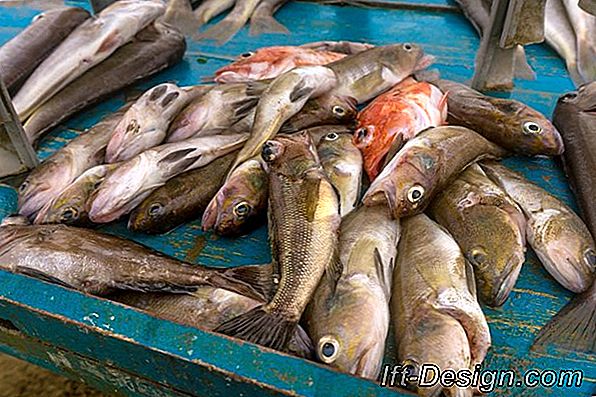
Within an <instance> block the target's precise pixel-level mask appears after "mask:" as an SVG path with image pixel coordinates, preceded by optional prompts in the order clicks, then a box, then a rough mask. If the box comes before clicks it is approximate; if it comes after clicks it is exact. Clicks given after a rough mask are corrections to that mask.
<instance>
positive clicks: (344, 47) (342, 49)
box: [300, 40, 374, 55]
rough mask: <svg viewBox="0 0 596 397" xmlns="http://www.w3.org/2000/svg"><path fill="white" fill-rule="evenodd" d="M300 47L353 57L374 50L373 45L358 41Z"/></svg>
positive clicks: (310, 44) (312, 44)
mask: <svg viewBox="0 0 596 397" xmlns="http://www.w3.org/2000/svg"><path fill="white" fill-rule="evenodd" d="M300 47H302V48H309V49H311V50H316V51H331V52H338V53H340V54H346V55H354V54H358V53H360V52H362V51H366V50H370V49H371V48H374V45H372V44H369V43H363V42H359V41H345V40H341V41H315V42H312V43H306V44H302V45H301V46H300Z"/></svg>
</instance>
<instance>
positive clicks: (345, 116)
mask: <svg viewBox="0 0 596 397" xmlns="http://www.w3.org/2000/svg"><path fill="white" fill-rule="evenodd" d="M357 104H358V103H357V102H356V99H354V98H353V97H351V96H346V95H335V94H325V95H321V96H320V97H318V98H316V99H314V100H313V101H309V102H306V105H305V108H307V110H309V109H310V110H312V112H313V116H314V118H315V119H316V120H318V121H319V123H320V124H326V123H330V124H351V123H352V122H353V121H354V119H356V115H357V114H358V109H357V108H356V105H357Z"/></svg>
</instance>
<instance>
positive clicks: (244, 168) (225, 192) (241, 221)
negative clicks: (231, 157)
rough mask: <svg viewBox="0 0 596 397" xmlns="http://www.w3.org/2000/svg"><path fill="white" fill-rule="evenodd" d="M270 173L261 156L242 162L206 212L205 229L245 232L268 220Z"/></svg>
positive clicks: (225, 234)
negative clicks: (266, 217) (260, 220)
mask: <svg viewBox="0 0 596 397" xmlns="http://www.w3.org/2000/svg"><path fill="white" fill-rule="evenodd" d="M268 185H269V173H268V171H267V169H266V166H265V164H264V162H263V160H262V159H261V158H253V159H250V160H248V161H245V162H244V163H242V164H240V166H239V167H238V168H236V169H235V170H234V171H233V172H232V174H231V175H230V177H229V178H228V179H227V180H226V181H225V183H224V184H223V186H222V187H221V188H220V189H219V191H218V192H217V193H216V194H215V195H214V196H213V198H212V200H211V202H210V203H209V205H208V206H207V208H206V209H205V212H204V213H203V220H202V222H201V224H202V227H203V230H210V229H213V230H214V231H215V232H216V233H217V234H219V235H222V236H233V235H239V234H242V233H245V232H246V231H248V230H250V229H251V228H254V227H255V226H256V225H258V224H259V223H258V221H259V218H262V219H264V215H265V213H266V211H267V198H268V197H269V186H268Z"/></svg>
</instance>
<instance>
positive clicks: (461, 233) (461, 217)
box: [429, 164, 526, 306]
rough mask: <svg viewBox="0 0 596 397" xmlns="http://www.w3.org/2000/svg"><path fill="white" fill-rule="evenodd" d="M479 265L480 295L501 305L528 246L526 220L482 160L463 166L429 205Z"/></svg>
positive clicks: (494, 304)
mask: <svg viewBox="0 0 596 397" xmlns="http://www.w3.org/2000/svg"><path fill="white" fill-rule="evenodd" d="M429 210H430V212H429V213H430V215H431V216H432V217H433V218H434V219H435V220H436V221H437V222H438V223H439V224H441V225H442V226H443V227H445V228H446V229H447V230H449V232H450V233H451V235H452V236H453V238H454V239H455V241H457V243H458V244H459V246H460V247H461V249H462V251H463V253H464V255H465V256H466V259H468V261H469V262H470V263H471V264H472V266H473V267H474V273H475V275H476V283H477V285H478V295H479V297H480V300H481V301H482V302H484V303H486V304H488V305H491V306H501V305H502V304H503V303H505V301H506V300H507V298H508V297H509V294H510V292H511V290H512V288H513V287H514V286H515V282H516V281H517V277H518V276H519V272H520V270H521V267H522V265H523V263H524V260H525V256H524V253H525V251H526V219H525V218H524V214H523V213H522V211H521V210H520V209H519V207H518V206H517V204H515V202H514V201H513V200H512V199H511V198H510V197H509V196H507V194H505V192H503V190H501V188H499V187H498V186H497V185H495V184H494V182H492V181H491V180H490V179H489V178H488V177H487V176H486V175H485V174H484V171H482V169H481V168H480V166H478V165H477V164H473V165H471V166H470V167H468V168H467V169H466V170H465V171H463V172H462V173H461V174H460V175H459V177H458V178H457V179H456V180H454V181H453V182H452V183H451V184H450V185H449V186H447V188H446V189H445V190H443V191H442V192H441V193H439V194H438V195H437V197H435V199H434V200H433V201H432V203H431V205H430V206H429Z"/></svg>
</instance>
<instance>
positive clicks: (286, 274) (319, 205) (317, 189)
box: [216, 132, 340, 350]
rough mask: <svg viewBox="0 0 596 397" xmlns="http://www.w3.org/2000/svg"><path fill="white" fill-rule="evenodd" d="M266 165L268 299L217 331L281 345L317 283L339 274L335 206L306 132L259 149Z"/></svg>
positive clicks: (287, 340)
mask: <svg viewBox="0 0 596 397" xmlns="http://www.w3.org/2000/svg"><path fill="white" fill-rule="evenodd" d="M262 157H263V159H264V160H265V161H266V162H267V163H268V165H269V172H270V177H269V191H270V197H269V203H270V204H269V207H270V209H269V216H270V220H271V225H270V230H271V232H270V233H271V240H272V246H273V247H272V251H273V255H272V256H273V260H274V261H275V265H274V269H275V270H274V273H275V274H276V276H277V277H279V283H278V286H277V291H276V292H275V294H274V295H273V297H272V298H271V300H270V301H269V302H268V303H267V304H265V305H262V306H258V307H256V308H254V309H252V310H250V311H249V312H247V313H245V314H243V315H241V316H238V317H236V318H234V319H232V320H230V321H227V322H225V323H223V324H222V325H220V326H219V327H218V328H216V331H217V332H221V333H224V334H226V335H230V336H236V337H238V338H242V339H244V340H246V341H249V342H253V343H258V344H261V345H263V346H267V347H271V348H274V349H278V350H280V349H285V348H286V347H287V345H288V342H289V341H290V339H291V338H292V336H293V335H294V334H295V333H296V332H297V330H298V329H299V328H298V321H299V320H300V317H301V316H302V313H303V311H304V309H305V307H306V305H307V304H308V302H309V301H310V299H311V297H312V295H313V293H314V291H315V289H316V287H317V284H318V283H319V281H320V279H321V277H323V274H324V273H325V272H326V273H327V274H326V276H325V277H331V278H334V279H337V278H338V277H339V275H340V273H339V269H338V266H337V257H336V253H335V250H336V246H337V241H338V240H337V233H338V229H339V223H340V217H339V205H338V201H337V196H336V194H335V192H334V190H333V187H332V186H331V183H330V182H329V181H328V180H327V177H326V176H325V175H324V173H323V170H322V169H321V165H320V163H319V159H318V158H317V154H316V151H315V148H314V145H313V143H312V140H311V138H310V135H309V134H308V133H306V132H304V133H300V134H295V135H290V136H279V137H277V138H276V139H275V140H271V141H268V142H267V143H266V144H265V145H264V147H263V151H262Z"/></svg>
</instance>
